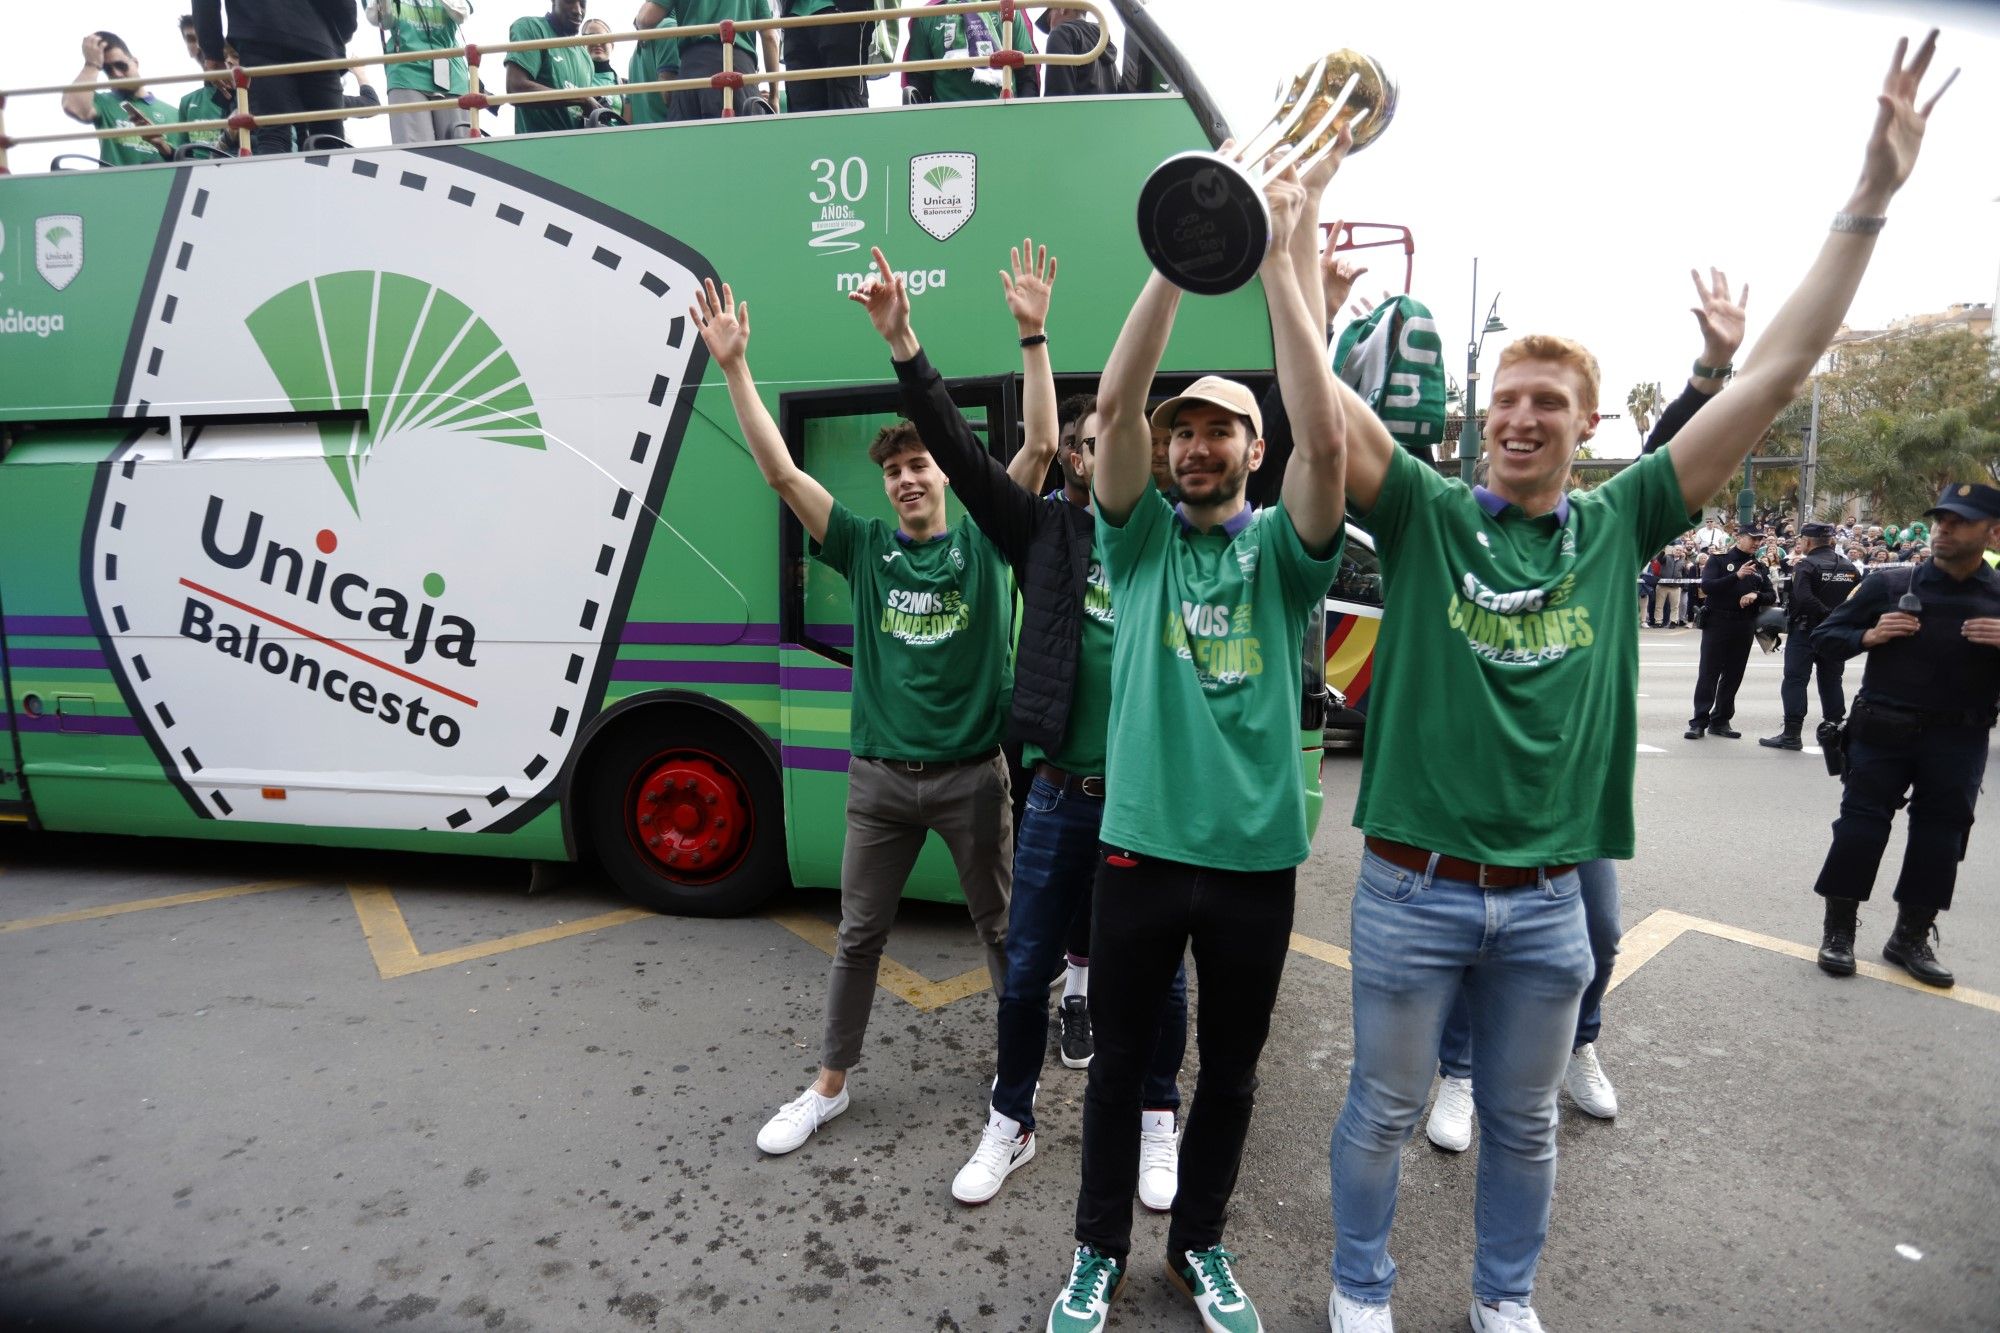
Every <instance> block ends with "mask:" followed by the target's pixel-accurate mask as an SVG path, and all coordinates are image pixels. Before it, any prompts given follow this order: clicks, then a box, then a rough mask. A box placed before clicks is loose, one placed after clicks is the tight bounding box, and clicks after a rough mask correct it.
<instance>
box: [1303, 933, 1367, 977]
mask: <svg viewBox="0 0 2000 1333" xmlns="http://www.w3.org/2000/svg"><path fill="white" fill-rule="evenodd" d="M1292 951H1293V952H1294V953H1302V954H1304V955H1305V956H1306V957H1308V958H1317V959H1319V960H1320V961H1321V962H1322V963H1332V964H1333V965H1334V966H1335V967H1337V968H1339V969H1340V970H1341V971H1343V972H1352V971H1353V970H1354V963H1353V960H1352V958H1351V957H1350V956H1349V955H1348V952H1347V950H1345V949H1343V948H1341V947H1340V946H1339V945H1337V944H1328V943H1327V942H1326V941H1325V940H1316V939H1314V938H1313V937H1312V936H1310V935H1301V934H1299V933H1298V932H1297V931H1293V932H1292Z"/></svg>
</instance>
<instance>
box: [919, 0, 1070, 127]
mask: <svg viewBox="0 0 2000 1333" xmlns="http://www.w3.org/2000/svg"><path fill="white" fill-rule="evenodd" d="M942 2H943V0H931V3H932V4H940V3H942ZM1093 40H1094V39H1093ZM1003 48H1011V49H1013V50H1015V51H1022V52H1025V53H1028V54H1030V55H1032V54H1033V53H1034V50H1035V38H1034V35H1033V34H1032V33H1030V32H1029V31H1028V16H1027V15H1026V14H1025V13H1017V14H1015V15H1014V26H1013V29H1012V31H1010V32H1009V33H1008V34H1007V35H1006V36H1005V37H1004V38H1003V37H1002V36H1001V34H1000V21H999V18H998V17H997V16H996V15H993V14H940V15H938V16H937V17H936V18H915V19H911V20H910V38H909V41H908V42H907V43H906V44H905V45H904V47H903V59H905V60H964V59H968V58H970V57H973V56H981V57H984V56H990V55H992V54H993V53H994V52H995V51H999V50H1001V49H1003ZM1000 75H1001V71H1000V70H999V69H997V68H992V67H988V68H984V69H947V70H939V71H937V72H935V73H916V72H912V73H906V74H904V75H903V88H904V91H905V94H906V96H908V97H909V98H910V99H911V100H913V101H918V102H986V101H991V100H992V99H994V98H996V97H998V96H999V95H1000V87H1001V80H1000ZM1041 90H1042V85H1041V78H1040V73H1039V71H1038V70H1037V69H1036V67H1035V66H1033V65H1023V66H1021V68H1019V69H1017V70H1015V71H1014V96H1016V97H1034V96H1037V95H1039V94H1040V92H1041Z"/></svg>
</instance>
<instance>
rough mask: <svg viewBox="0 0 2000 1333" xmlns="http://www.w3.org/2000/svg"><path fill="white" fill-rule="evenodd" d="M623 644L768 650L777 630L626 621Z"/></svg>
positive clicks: (762, 626)
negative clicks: (740, 647) (739, 647)
mask: <svg viewBox="0 0 2000 1333" xmlns="http://www.w3.org/2000/svg"><path fill="white" fill-rule="evenodd" d="M621 641H622V642H625V643H650V644H691V645H697V646H706V647H711V648H720V647H726V646H728V645H731V644H738V645H742V646H744V647H752V648H771V647H775V646H776V645H777V642H778V627H777V626H776V625H768V624H749V625H742V624H729V623H727V622H716V621H695V620H673V621H669V620H628V621H626V622H625V633H624V634H623V635H622V636H621Z"/></svg>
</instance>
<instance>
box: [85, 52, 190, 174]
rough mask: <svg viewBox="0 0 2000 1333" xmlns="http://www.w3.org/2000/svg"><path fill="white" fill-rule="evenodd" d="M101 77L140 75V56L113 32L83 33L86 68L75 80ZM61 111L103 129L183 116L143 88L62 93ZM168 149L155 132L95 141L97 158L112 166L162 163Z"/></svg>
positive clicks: (168, 121)
mask: <svg viewBox="0 0 2000 1333" xmlns="http://www.w3.org/2000/svg"><path fill="white" fill-rule="evenodd" d="M100 75H101V76H103V77H104V78H107V79H136V78H138V77H139V60H138V57H136V56H134V55H133V54H132V51H131V48H130V47H128V46H126V45H125V39H124V38H123V37H120V36H119V35H118V34H117V33H115V32H90V33H85V34H84V37H83V68H82V69H80V70H78V71H77V74H76V78H74V79H72V80H71V82H72V83H95V82H97V80H98V77H99V76H100ZM62 109H63V114H64V115H66V116H68V117H69V118H70V119H71V120H80V121H82V122H83V123H84V124H86V125H89V126H91V127H92V128H94V129H100V130H108V129H115V128H122V127H125V126H131V125H135V124H137V123H139V122H141V121H146V122H151V123H153V124H156V125H166V124H171V123H172V122H174V121H176V120H178V119H180V117H179V116H178V115H176V114H175V111H174V108H173V107H171V106H169V105H167V103H165V102H163V101H161V100H160V99H159V98H157V97H155V96H153V95H152V94H151V93H149V92H147V91H146V90H145V88H144V87H138V88H131V89H126V90H123V91H120V90H118V89H114V88H106V89H104V90H102V91H100V92H81V91H79V92H69V93H64V94H63V99H62ZM135 111H136V113H137V114H136V115H135V114H134V112H135ZM169 151H170V150H169V149H168V146H167V140H166V139H165V138H163V137H162V136H160V135H157V134H148V135H138V134H134V135H131V136H129V137H125V136H120V137H119V138H116V139H99V140H98V141H97V156H98V158H99V160H100V161H102V162H103V163H104V164H105V165H106V166H108V167H140V166H148V165H150V164H152V163H154V162H164V161H166V159H167V157H168V155H169Z"/></svg>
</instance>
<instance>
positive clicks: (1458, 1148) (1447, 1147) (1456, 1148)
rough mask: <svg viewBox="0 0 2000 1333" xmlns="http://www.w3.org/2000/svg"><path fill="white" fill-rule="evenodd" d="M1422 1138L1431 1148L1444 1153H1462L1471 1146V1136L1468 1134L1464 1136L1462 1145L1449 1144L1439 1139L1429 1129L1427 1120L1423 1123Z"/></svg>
mask: <svg viewBox="0 0 2000 1333" xmlns="http://www.w3.org/2000/svg"><path fill="white" fill-rule="evenodd" d="M1424 1137H1425V1138H1427V1139H1429V1140H1430V1141H1431V1146H1432V1147H1434V1148H1441V1149H1443V1150H1444V1151H1445V1152H1464V1151H1465V1150H1466V1149H1467V1148H1470V1147H1471V1146H1472V1135H1471V1134H1469V1133H1468V1134H1467V1135H1466V1136H1465V1142H1463V1143H1451V1142H1448V1141H1446V1140H1444V1139H1441V1138H1439V1137H1438V1134H1437V1131H1436V1130H1435V1129H1432V1128H1431V1123H1430V1121H1428V1120H1426V1121H1425V1122H1424Z"/></svg>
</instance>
